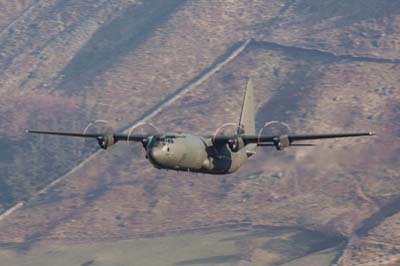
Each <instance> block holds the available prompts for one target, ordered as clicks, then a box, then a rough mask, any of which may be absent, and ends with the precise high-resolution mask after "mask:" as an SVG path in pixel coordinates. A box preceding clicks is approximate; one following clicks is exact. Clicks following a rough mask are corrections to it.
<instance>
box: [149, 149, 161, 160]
mask: <svg viewBox="0 0 400 266" xmlns="http://www.w3.org/2000/svg"><path fill="white" fill-rule="evenodd" d="M162 153H163V152H162V150H161V149H159V148H152V149H151V150H150V154H149V155H150V158H151V159H153V160H154V161H156V162H157V161H160V160H161V158H162Z"/></svg>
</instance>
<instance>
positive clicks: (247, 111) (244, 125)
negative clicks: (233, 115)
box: [237, 79, 256, 135]
mask: <svg viewBox="0 0 400 266" xmlns="http://www.w3.org/2000/svg"><path fill="white" fill-rule="evenodd" d="M237 133H238V134H246V135H254V134H256V125H255V113H254V92H253V82H252V81H251V79H249V81H248V82H247V88H246V93H245V95H244V99H243V106H242V113H241V114H240V122H239V128H238V132H237Z"/></svg>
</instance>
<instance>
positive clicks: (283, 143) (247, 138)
mask: <svg viewBox="0 0 400 266" xmlns="http://www.w3.org/2000/svg"><path fill="white" fill-rule="evenodd" d="M373 135H375V133H373V132H359V133H339V134H301V135H297V134H294V135H290V134H289V135H277V136H256V135H237V136H215V137H214V138H213V139H214V141H217V142H219V143H221V142H225V143H232V142H234V141H235V139H237V138H239V139H241V140H243V143H244V144H245V145H247V144H252V143H253V144H257V146H275V147H276V148H277V149H278V150H282V149H284V148H286V147H288V146H312V144H293V142H297V141H305V140H316V139H334V138H349V137H361V136H373Z"/></svg>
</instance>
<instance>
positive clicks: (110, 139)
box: [97, 135, 117, 150]
mask: <svg viewBox="0 0 400 266" xmlns="http://www.w3.org/2000/svg"><path fill="white" fill-rule="evenodd" d="M97 142H98V143H99V146H100V147H101V148H102V149H104V150H106V149H107V148H108V147H111V146H112V145H114V144H115V143H116V142H117V141H116V140H115V139H114V136H113V135H103V136H99V137H97Z"/></svg>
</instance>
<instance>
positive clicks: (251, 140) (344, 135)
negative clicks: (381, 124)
mask: <svg viewBox="0 0 400 266" xmlns="http://www.w3.org/2000/svg"><path fill="white" fill-rule="evenodd" d="M373 135H375V134H374V133H372V132H361V133H339V134H300V135H296V134H295V135H290V134H289V135H282V136H243V140H244V141H245V142H247V143H265V142H274V141H276V139H277V138H279V137H287V139H288V140H289V141H290V143H292V142H295V141H304V140H316V139H335V138H349V137H361V136H373Z"/></svg>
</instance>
